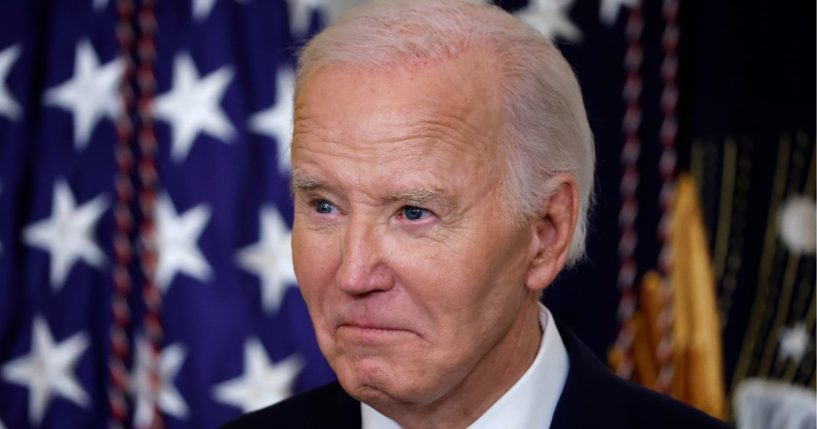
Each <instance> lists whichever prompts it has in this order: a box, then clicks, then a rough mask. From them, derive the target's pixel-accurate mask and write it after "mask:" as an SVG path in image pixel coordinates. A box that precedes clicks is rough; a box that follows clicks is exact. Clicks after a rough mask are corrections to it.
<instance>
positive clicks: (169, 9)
mask: <svg viewBox="0 0 817 429" xmlns="http://www.w3.org/2000/svg"><path fill="white" fill-rule="evenodd" d="M327 14H328V12H327V11H325V10H324V9H323V8H322V7H321V5H320V2H316V1H307V0H298V1H295V0H293V1H289V2H286V1H259V0H252V1H250V0H247V1H235V0H219V1H216V0H190V1H188V0H179V1H164V2H154V1H150V0H145V1H131V0H111V1H106V0H82V1H59V2H46V1H29V0H13V1H4V2H2V3H0V184H1V186H2V188H0V246H2V248H1V250H0V428H2V427H8V428H13V429H17V428H27V427H43V428H56V427H59V428H101V427H160V426H164V427H169V428H208V427H216V426H218V425H219V424H221V423H223V422H225V421H227V420H229V419H231V418H234V417H236V416H238V415H239V414H242V413H244V412H247V411H250V410H253V409H256V408H259V407H261V406H265V405H268V404H271V403H273V402H276V401H278V400H280V399H282V398H284V397H286V396H289V395H291V394H293V393H297V392H300V391H303V390H307V389H309V388H312V387H314V386H317V385H320V384H323V383H325V382H327V381H329V380H331V379H332V378H333V377H334V376H333V374H332V372H331V370H330V369H329V367H328V365H327V364H326V362H325V361H324V359H323V357H322V356H321V354H320V352H319V350H318V348H317V345H316V343H315V339H314V334H313V333H312V329H311V324H310V322H309V317H308V314H307V312H306V308H305V306H304V303H303V300H302V298H301V296H300V294H299V293H298V290H297V286H296V284H295V277H294V274H293V270H292V263H291V250H290V247H289V246H290V244H289V241H290V232H289V230H290V225H291V222H292V208H291V203H290V200H289V187H288V178H289V155H288V149H287V148H288V144H289V139H290V129H291V128H290V127H291V123H290V117H291V110H292V108H291V97H292V86H293V66H294V56H295V54H296V52H297V47H298V46H299V45H300V44H301V43H302V41H303V40H305V38H307V37H308V36H309V35H311V34H313V33H314V32H315V31H316V30H317V29H318V28H320V27H321V25H322V22H324V20H325V19H326V16H327ZM154 143H155V144H154ZM146 272H149V273H152V274H153V279H154V281H152V282H149V281H147V280H146V278H147V277H146V275H145V273H146ZM157 416H159V417H158V418H157Z"/></svg>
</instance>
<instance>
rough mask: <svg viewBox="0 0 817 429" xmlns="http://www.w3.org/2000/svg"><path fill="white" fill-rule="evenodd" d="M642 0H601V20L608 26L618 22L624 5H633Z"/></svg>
mask: <svg viewBox="0 0 817 429" xmlns="http://www.w3.org/2000/svg"><path fill="white" fill-rule="evenodd" d="M639 1H640V0H601V7H600V8H599V16H600V17H601V21H602V22H603V23H605V24H606V25H607V26H611V25H613V24H615V23H616V18H618V13H619V11H620V10H621V8H622V7H624V6H626V7H633V6H635V5H636V4H638V2H639Z"/></svg>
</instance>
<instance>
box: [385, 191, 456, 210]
mask: <svg viewBox="0 0 817 429" xmlns="http://www.w3.org/2000/svg"><path fill="white" fill-rule="evenodd" d="M391 199H392V201H403V202H405V203H406V204H407V205H410V206H426V205H428V204H429V203H432V204H436V205H442V206H445V207H450V206H451V200H450V199H449V198H448V197H446V196H445V194H443V193H442V192H437V191H430V190H426V189H417V190H412V191H407V192H400V193H397V194H394V195H392V196H391Z"/></svg>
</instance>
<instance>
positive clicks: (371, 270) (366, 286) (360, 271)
mask: <svg viewBox="0 0 817 429" xmlns="http://www.w3.org/2000/svg"><path fill="white" fill-rule="evenodd" d="M384 233H385V232H384V231H380V230H379V228H378V225H377V223H376V221H374V220H370V219H369V220H367V219H355V218H354V217H353V216H352V217H351V218H350V220H349V222H348V223H347V224H346V228H345V233H344V234H343V238H342V243H341V250H340V251H341V260H340V266H339V267H338V271H337V275H336V282H337V285H338V287H339V288H340V289H341V290H342V291H344V292H346V293H348V294H350V295H356V296H361V295H367V294H370V293H373V292H377V291H387V290H389V289H391V287H392V286H393V284H394V281H393V277H392V275H391V274H390V272H389V269H388V267H387V265H386V263H385V258H384V256H385V255H384V254H383V252H382V249H383V239H384V236H383V235H384Z"/></svg>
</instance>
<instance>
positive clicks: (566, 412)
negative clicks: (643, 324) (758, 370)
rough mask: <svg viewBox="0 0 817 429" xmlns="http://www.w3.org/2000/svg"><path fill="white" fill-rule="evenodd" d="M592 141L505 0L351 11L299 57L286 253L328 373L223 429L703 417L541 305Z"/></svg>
mask: <svg viewBox="0 0 817 429" xmlns="http://www.w3.org/2000/svg"><path fill="white" fill-rule="evenodd" d="M593 158H594V151H593V142H592V136H591V133H590V129H589V126H588V123H587V118H586V115H585V112H584V106H583V104H582V98H581V93H580V90H579V87H578V84H577V83H576V80H575V78H574V76H573V73H572V72H571V70H570V67H569V66H568V64H567V63H566V62H565V60H564V59H563V58H562V56H561V55H560V54H559V52H558V51H557V50H556V49H555V48H554V47H553V46H552V45H551V44H550V43H549V42H547V41H546V40H545V39H543V38H542V37H541V35H539V34H538V33H536V32H535V31H534V30H532V29H530V28H528V27H526V26H525V25H524V24H522V23H520V22H518V21H517V20H516V19H514V18H513V17H512V16H510V15H508V14H507V13H505V12H503V11H502V10H501V9H499V8H496V7H492V6H483V5H476V4H472V3H466V2H458V1H440V0H404V1H381V2H374V3H370V4H367V5H364V6H362V7H361V8H358V9H356V10H354V11H353V12H351V13H349V14H348V15H347V16H345V17H344V18H342V19H341V20H340V21H339V22H338V23H336V24H334V25H333V26H331V27H329V28H327V29H326V30H325V31H323V32H322V33H321V34H319V35H318V36H317V37H315V38H314V39H313V40H312V41H311V42H310V43H309V44H308V45H307V46H306V47H305V49H304V50H303V53H302V55H301V58H300V65H299V70H298V77H297V90H296V97H295V125H294V136H293V143H292V167H293V178H292V187H293V193H294V197H295V221H294V226H293V232H292V251H293V259H294V263H295V272H296V275H297V278H298V282H299V284H300V287H301V292H302V293H303V296H304V298H305V300H306V303H307V306H308V307H309V312H310V316H311V318H312V322H313V324H314V327H315V332H316V333H317V339H318V343H319V345H320V348H321V351H322V352H323V354H324V355H325V356H326V358H327V360H328V361H329V363H330V365H331V366H332V368H333V369H334V370H335V372H336V374H337V376H338V381H339V383H334V384H331V385H329V386H326V387H323V388H320V389H317V390H315V391H312V392H309V393H306V394H304V395H301V396H298V397H295V398H291V399H289V400H287V401H284V402H282V403H279V404H277V405H274V406H272V407H270V408H267V409H263V410H260V411H257V412H255V413H252V414H249V415H247V416H244V417H243V418H241V419H239V420H237V421H236V422H234V423H232V424H230V425H228V427H231V428H251V427H258V428H260V427H281V428H361V427H362V428H364V429H381V428H382V429H385V428H397V427H403V428H465V427H470V428H503V429H508V428H526V429H527V428H548V427H552V428H591V427H605V428H613V427H639V428H648V427H649V428H669V427H678V428H681V427H683V428H709V427H712V428H716V427H722V424H721V423H718V422H717V421H715V420H714V419H711V418H709V417H707V416H706V415H704V414H702V413H699V412H696V411H693V410H692V409H690V408H687V407H685V406H683V405H681V404H680V403H677V402H674V401H672V400H670V399H667V398H664V397H660V396H658V395H655V394H653V393H649V392H648V391H646V390H644V389H641V388H638V387H636V386H634V385H631V384H628V383H626V382H623V381H620V380H618V379H617V378H615V377H613V376H612V375H610V374H609V373H608V372H606V370H605V369H604V368H603V366H602V365H601V364H600V363H599V362H598V361H597V360H595V358H594V357H592V354H591V353H590V352H589V351H588V349H587V348H586V347H585V346H583V345H582V344H581V343H580V342H579V341H578V340H577V339H576V338H574V337H573V335H572V334H570V333H569V332H568V331H567V329H566V328H564V327H562V326H558V325H557V323H556V322H555V321H554V319H553V317H552V316H551V315H550V313H549V312H548V310H547V309H546V308H545V307H543V306H542V305H541V304H540V303H539V297H540V295H541V293H542V291H543V290H544V289H545V288H546V287H548V285H549V284H550V283H551V282H552V281H553V279H554V278H555V277H556V275H557V274H558V273H559V271H560V270H561V269H562V268H563V267H564V266H565V265H566V264H570V263H571V262H574V261H577V260H578V259H580V258H581V257H582V254H583V246H584V235H585V229H586V226H585V225H586V212H587V209H588V206H589V205H590V200H591V190H592V186H593Z"/></svg>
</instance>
